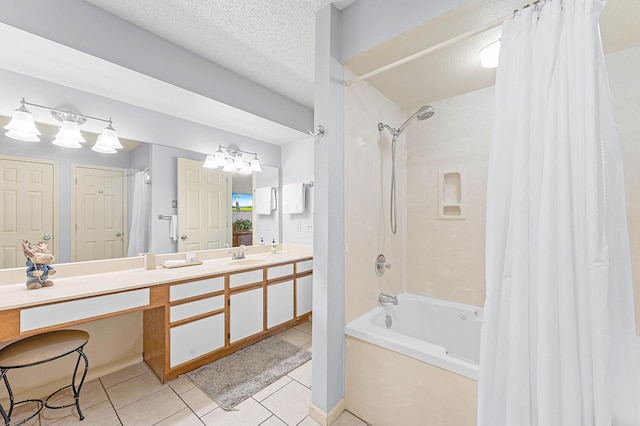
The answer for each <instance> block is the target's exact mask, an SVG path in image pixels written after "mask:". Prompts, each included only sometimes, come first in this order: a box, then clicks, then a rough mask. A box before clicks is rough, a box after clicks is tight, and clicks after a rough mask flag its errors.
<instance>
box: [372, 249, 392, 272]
mask: <svg viewBox="0 0 640 426" xmlns="http://www.w3.org/2000/svg"><path fill="white" fill-rule="evenodd" d="M375 266H376V275H377V276H379V277H381V276H382V274H384V271H385V270H386V269H391V264H390V263H387V258H386V257H384V254H380V255H378V257H377V258H376V263H375Z"/></svg>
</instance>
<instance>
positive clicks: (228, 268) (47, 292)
mask: <svg viewBox="0 0 640 426" xmlns="http://www.w3.org/2000/svg"><path fill="white" fill-rule="evenodd" d="M279 247H284V249H283V250H281V251H279V252H278V253H277V254H270V253H269V252H268V251H267V252H264V250H263V247H260V249H257V250H252V252H254V254H248V255H247V259H256V261H258V260H259V261H260V262H259V263H255V264H251V265H247V264H233V263H232V262H233V260H232V259H230V257H229V255H228V254H227V251H228V250H230V249H224V253H225V255H226V257H224V258H220V257H218V258H214V259H209V260H203V263H202V265H193V266H186V267H181V268H172V269H166V268H163V267H162V266H160V264H161V263H162V261H163V260H165V259H166V258H171V259H177V258H184V254H172V255H165V256H158V259H157V264H158V267H157V268H156V269H154V270H145V269H144V268H142V267H138V268H131V269H119V268H118V262H121V263H122V264H124V263H123V262H127V260H126V259H122V260H120V259H113V260H110V261H100V262H101V268H100V269H104V266H105V264H106V265H107V266H108V263H107V262H113V266H114V268H113V269H114V270H113V271H111V272H101V273H94V274H84V275H83V274H74V275H73V276H63V274H62V273H60V271H58V273H56V274H54V275H52V276H51V280H52V281H53V282H54V285H53V286H52V287H43V288H40V289H37V290H29V289H27V287H26V285H25V283H24V281H23V282H20V283H0V311H4V310H9V309H15V308H24V307H31V306H36V305H42V304H46V303H52V302H60V301H65V300H72V299H79V298H83V297H88V296H96V295H101V294H108V293H114V292H120V291H126V290H133V289H137V288H143V287H150V286H154V285H160V284H166V283H170V282H175V281H181V280H192V279H198V278H201V277H207V276H212V275H217V274H224V273H229V272H236V271H242V270H249V269H255V268H261V267H264V266H268V265H273V264H278V263H283V262H291V261H295V260H301V259H305V258H309V257H311V256H312V250H311V247H307V246H297V245H287V244H283V245H281V246H279ZM220 251H221V250H213V251H210V252H218V254H219V252H220ZM197 253H198V257H199V258H206V256H204V255H203V254H206V253H207V252H197ZM218 254H216V253H214V255H218ZM86 264H87V266H90V262H87V263H86ZM126 264H127V265H130V264H131V262H130V261H129V262H128V263H126ZM53 266H54V267H55V266H56V265H55V264H54V265H53ZM61 269H62V268H61ZM85 269H86V268H85ZM1 284H4V285H1Z"/></svg>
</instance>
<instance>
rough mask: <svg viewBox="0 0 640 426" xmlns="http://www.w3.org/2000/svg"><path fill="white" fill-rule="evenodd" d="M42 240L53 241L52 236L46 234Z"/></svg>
mask: <svg viewBox="0 0 640 426" xmlns="http://www.w3.org/2000/svg"><path fill="white" fill-rule="evenodd" d="M42 239H43V240H45V241H49V240H50V239H51V234H44V235H43V236H42Z"/></svg>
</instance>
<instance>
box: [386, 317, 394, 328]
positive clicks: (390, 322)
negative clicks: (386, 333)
mask: <svg viewBox="0 0 640 426" xmlns="http://www.w3.org/2000/svg"><path fill="white" fill-rule="evenodd" d="M392 323H393V320H392V319H391V315H386V316H385V317H384V324H385V325H386V326H387V328H391V324H392Z"/></svg>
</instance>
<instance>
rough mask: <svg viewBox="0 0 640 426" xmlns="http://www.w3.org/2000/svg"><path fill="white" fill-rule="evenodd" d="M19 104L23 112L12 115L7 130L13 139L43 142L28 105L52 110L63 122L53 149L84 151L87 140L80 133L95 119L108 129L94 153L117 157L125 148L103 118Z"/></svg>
mask: <svg viewBox="0 0 640 426" xmlns="http://www.w3.org/2000/svg"><path fill="white" fill-rule="evenodd" d="M20 104H21V106H20V108H18V109H16V110H15V111H14V112H13V115H12V117H11V121H9V124H7V125H6V126H5V127H4V128H5V129H7V130H8V132H7V133H6V135H7V136H8V137H10V138H12V139H17V140H21V141H28V142H38V141H39V140H40V138H39V137H38V136H40V135H41V133H40V132H39V131H38V128H37V127H36V124H35V121H34V119H33V115H32V114H31V112H30V111H29V110H28V109H27V107H26V105H29V106H33V107H37V108H42V109H46V110H49V111H50V112H51V115H52V116H53V117H55V118H56V120H58V121H61V122H62V123H61V125H60V130H59V131H58V133H56V135H55V138H54V139H53V142H52V143H53V144H54V145H57V146H61V147H63V148H81V147H82V145H81V144H83V143H85V142H86V140H85V139H84V137H83V136H82V133H80V126H81V125H82V124H84V123H86V122H87V119H92V120H97V121H104V122H105V123H107V127H105V128H104V129H103V130H102V133H101V134H100V135H99V136H98V139H97V141H96V143H95V145H94V146H93V148H91V149H92V150H93V151H96V152H100V153H105V154H115V153H116V152H117V151H116V150H117V149H122V144H121V143H120V140H119V139H118V133H117V132H116V130H115V129H114V128H113V125H112V121H111V119H108V120H105V119H104V118H98V117H91V116H89V115H81V114H74V113H71V112H68V111H62V110H59V109H56V108H51V107H48V106H44V105H38V104H33V103H30V102H27V101H25V99H24V98H22V100H21V101H20Z"/></svg>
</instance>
